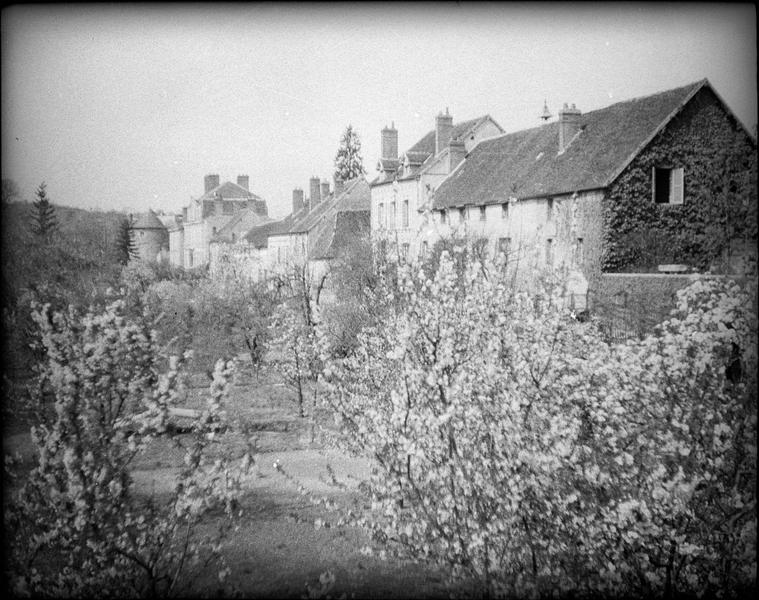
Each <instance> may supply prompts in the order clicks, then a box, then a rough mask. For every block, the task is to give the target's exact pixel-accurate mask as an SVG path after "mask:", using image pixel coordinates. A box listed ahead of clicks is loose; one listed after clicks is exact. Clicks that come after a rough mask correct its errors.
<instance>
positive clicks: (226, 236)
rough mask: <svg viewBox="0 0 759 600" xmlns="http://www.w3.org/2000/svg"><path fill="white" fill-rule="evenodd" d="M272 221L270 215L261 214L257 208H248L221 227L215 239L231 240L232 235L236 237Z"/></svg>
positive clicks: (220, 240)
mask: <svg viewBox="0 0 759 600" xmlns="http://www.w3.org/2000/svg"><path fill="white" fill-rule="evenodd" d="M269 221H271V219H269V218H268V217H264V216H262V215H260V214H259V213H258V212H257V211H256V210H255V209H253V208H248V209H246V210H243V211H240V212H238V213H237V214H236V215H234V216H233V217H232V218H231V219H230V220H229V221H228V222H227V223H226V225H224V226H223V227H222V228H221V229H219V230H218V231H217V232H216V235H215V236H214V238H213V239H214V241H218V242H231V241H232V235H233V234H234V236H235V239H237V238H238V237H240V236H241V235H244V234H245V233H247V232H249V231H250V230H251V229H252V228H254V227H257V226H258V225H263V224H265V223H268V222H269Z"/></svg>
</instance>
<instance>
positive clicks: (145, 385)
mask: <svg viewBox="0 0 759 600" xmlns="http://www.w3.org/2000/svg"><path fill="white" fill-rule="evenodd" d="M123 308H124V307H123V303H116V304H113V305H111V306H109V307H107V309H106V310H105V311H104V312H102V313H100V314H95V313H92V312H90V313H87V314H85V315H79V314H78V313H77V312H76V311H75V310H74V309H73V308H72V309H69V311H68V312H66V313H61V312H51V311H50V309H49V307H48V306H42V307H36V309H35V311H34V312H33V316H34V319H35V322H36V323H37V325H38V326H39V328H40V332H41V334H40V338H41V344H42V347H43V350H44V355H45V360H44V361H43V363H42V364H41V366H40V368H39V372H38V385H37V387H36V389H35V391H34V393H33V395H32V398H31V405H32V408H33V409H34V410H35V413H36V415H37V425H35V426H34V427H33V428H32V431H31V433H32V439H33V442H34V445H35V447H36V449H37V452H38V460H37V464H36V466H35V467H34V468H33V469H32V471H31V472H30V473H29V474H28V476H26V477H25V478H24V480H23V482H19V483H20V485H19V488H18V489H16V490H15V491H13V493H12V495H11V497H10V502H9V503H8V505H7V506H6V512H5V526H6V544H7V546H6V548H7V557H8V564H7V572H6V575H7V581H8V582H9V584H10V586H11V591H12V592H13V593H14V594H15V595H33V596H38V595H42V596H67V597H70V596H85V597H87V596H94V595H97V596H117V597H123V596H130V597H132V596H149V597H153V596H170V595H178V594H182V593H183V591H184V592H186V591H187V589H188V587H187V586H188V583H189V581H190V580H191V578H192V575H193V573H194V574H197V572H198V569H197V568H194V571H193V565H198V564H199V563H200V561H205V562H206V563H208V562H210V561H220V560H221V557H220V554H219V550H220V542H221V539H222V538H221V536H222V535H223V533H224V530H223V529H220V530H219V531H218V533H217V534H216V535H209V536H205V537H201V536H200V535H199V534H198V533H197V531H196V527H197V526H198V525H199V524H200V523H201V522H202V519H203V517H204V515H205V514H206V513H207V512H208V510H209V509H212V508H215V509H219V510H222V511H223V514H224V515H225V516H226V517H227V518H228V519H230V520H231V518H232V517H233V516H234V513H233V509H234V506H235V503H236V498H237V496H238V494H239V492H240V483H241V478H242V477H243V476H244V475H245V474H246V473H247V467H248V465H249V464H250V457H249V455H247V454H246V455H245V457H244V459H243V463H242V465H241V466H240V467H239V469H238V470H236V471H235V472H233V471H231V470H230V464H229V458H228V457H227V456H225V455H224V454H223V453H220V452H219V451H217V450H214V446H215V445H216V444H217V441H216V440H215V434H214V431H216V429H217V428H218V426H219V423H220V422H221V421H223V418H224V414H223V410H222V403H223V401H224V399H225V397H226V394H227V389H228V385H229V378H230V375H231V371H230V365H228V364H225V363H223V362H219V363H217V365H216V370H215V372H214V379H213V383H212V384H211V388H210V395H209V397H208V400H207V403H206V407H205V409H204V410H203V411H202V414H201V416H200V418H199V419H198V420H197V421H196V422H195V423H194V425H193V429H192V433H191V435H190V437H189V442H187V443H186V444H185V445H184V446H183V447H184V464H183V466H182V467H181V469H180V470H179V474H178V477H177V480H176V485H175V487H174V490H173V492H172V493H171V494H170V495H169V498H167V499H166V498H163V499H162V498H158V497H147V498H145V497H140V496H138V495H137V494H136V493H135V490H134V488H133V485H132V478H131V475H130V465H131V464H132V462H133V461H134V459H135V458H136V457H137V456H139V455H140V454H142V453H143V452H145V450H146V448H147V446H148V445H149V444H150V443H151V442H152V441H154V440H156V438H157V437H158V436H161V435H164V434H166V432H167V425H168V416H169V409H170V407H171V406H172V405H173V404H175V403H176V402H177V401H178V400H179V399H180V398H181V393H182V369H183V364H184V359H180V358H178V357H165V356H163V355H162V352H161V350H160V348H159V346H158V345H157V343H156V339H155V335H154V334H153V333H152V332H150V331H148V329H147V328H146V327H145V326H144V325H142V324H140V323H137V322H130V321H128V320H127V319H125V318H124V317H123ZM164 369H167V370H166V371H165V372H164ZM175 441H176V442H177V443H178V444H179V443H180V439H179V438H176V439H175ZM229 522H230V521H229V520H228V521H225V523H227V524H228V523H229ZM218 564H220V565H221V566H220V568H221V570H220V572H219V575H220V576H222V577H223V576H224V575H226V573H227V572H228V571H227V570H226V569H223V568H222V567H223V563H218Z"/></svg>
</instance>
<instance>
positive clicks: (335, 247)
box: [308, 186, 371, 260]
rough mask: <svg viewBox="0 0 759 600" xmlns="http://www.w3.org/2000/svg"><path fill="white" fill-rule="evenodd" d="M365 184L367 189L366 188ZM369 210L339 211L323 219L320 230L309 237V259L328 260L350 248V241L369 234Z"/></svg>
mask: <svg viewBox="0 0 759 600" xmlns="http://www.w3.org/2000/svg"><path fill="white" fill-rule="evenodd" d="M368 189H369V188H368V186H367V190H368ZM370 219H371V216H370V212H369V209H368V208H367V209H366V210H361V211H358V210H353V211H340V212H336V213H335V214H334V215H333V217H332V218H329V219H325V221H324V223H323V226H322V227H321V228H320V231H318V232H316V235H315V236H313V241H312V240H311V239H309V244H308V256H309V258H310V259H311V260H329V259H330V258H335V257H337V256H338V255H339V254H340V253H341V252H343V251H345V250H348V249H349V248H350V244H351V241H352V240H354V239H356V237H360V236H361V235H366V237H367V238H368V237H369V235H370V233H369V232H370V229H371V224H370Z"/></svg>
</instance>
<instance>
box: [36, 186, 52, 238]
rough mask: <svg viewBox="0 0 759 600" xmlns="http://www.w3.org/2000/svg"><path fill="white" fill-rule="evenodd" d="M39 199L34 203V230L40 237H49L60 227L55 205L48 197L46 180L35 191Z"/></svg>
mask: <svg viewBox="0 0 759 600" xmlns="http://www.w3.org/2000/svg"><path fill="white" fill-rule="evenodd" d="M35 196H37V199H36V200H35V201H34V202H33V203H32V231H33V232H34V234H35V235H38V236H40V237H48V236H50V234H52V233H53V232H54V231H55V230H57V229H58V220H57V219H56V217H55V207H54V206H53V204H52V203H51V202H50V200H49V199H48V197H47V192H46V191H45V182H44V181H43V182H42V183H40V186H39V187H38V188H37V191H36V192H35Z"/></svg>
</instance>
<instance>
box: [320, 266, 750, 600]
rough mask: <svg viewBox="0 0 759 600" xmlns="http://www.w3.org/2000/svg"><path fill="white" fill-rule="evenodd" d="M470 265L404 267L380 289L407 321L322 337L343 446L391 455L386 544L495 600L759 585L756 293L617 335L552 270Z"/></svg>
mask: <svg viewBox="0 0 759 600" xmlns="http://www.w3.org/2000/svg"><path fill="white" fill-rule="evenodd" d="M461 277H462V273H461V272H460V271H459V272H458V273H457V269H456V268H455V263H454V261H453V260H452V259H451V257H450V256H448V255H447V254H445V253H444V254H443V255H442V256H441V258H440V264H439V268H438V269H437V271H436V272H435V273H434V276H433V277H429V278H428V277H427V276H426V275H425V273H424V271H423V270H418V271H415V270H413V269H409V268H401V272H400V277H399V285H398V286H397V287H394V286H391V287H386V288H385V289H381V290H380V293H379V294H380V296H385V297H390V298H391V299H392V300H393V301H392V302H390V303H389V305H391V306H395V307H399V310H398V311H397V314H395V315H391V316H389V317H388V318H387V319H386V320H385V321H384V322H382V323H381V324H380V325H378V326H376V327H373V328H370V329H368V330H366V331H364V332H363V333H362V334H361V335H360V336H359V343H358V347H357V350H356V351H355V352H354V353H353V354H352V355H350V356H348V357H345V358H341V359H336V358H334V357H333V356H332V353H331V352H330V351H329V348H328V344H329V339H328V337H327V336H325V335H324V334H323V333H321V335H320V339H321V343H322V355H323V359H324V361H325V368H324V373H323V377H324V380H325V381H326V382H327V383H328V386H329V388H330V393H329V395H328V396H327V397H326V400H327V403H328V406H329V408H330V409H332V410H334V411H335V413H336V415H337V417H338V419H339V420H340V423H341V429H342V432H343V434H344V436H343V438H342V440H343V443H344V444H345V445H346V446H347V447H348V448H350V449H351V450H353V451H357V452H361V453H364V454H368V455H369V456H372V457H373V458H374V459H375V460H376V464H377V470H376V473H375V476H374V477H373V478H372V480H371V482H370V485H369V489H370V492H371V496H372V501H373V508H374V511H373V515H374V516H373V517H372V518H370V519H369V521H370V522H371V525H372V527H373V529H374V531H375V534H376V536H377V538H378V539H379V540H386V541H389V542H391V543H390V547H391V548H394V549H395V551H396V552H405V553H410V554H411V555H412V556H414V557H416V558H426V559H431V560H435V561H438V562H441V563H442V564H443V565H445V566H446V568H448V569H449V570H450V572H451V573H452V574H453V575H454V576H462V577H475V578H477V579H479V580H481V582H482V584H483V591H484V593H485V595H493V594H506V595H507V596H508V597H512V596H517V597H523V596H536V595H540V596H551V595H554V594H560V595H562V596H567V595H579V596H585V595H589V596H593V595H603V596H608V595H632V596H636V597H641V596H643V597H647V596H651V595H654V596H660V595H665V596H671V595H675V594H704V593H706V594H707V595H720V594H721V595H725V596H730V595H734V594H737V593H740V592H743V591H745V590H748V589H752V588H755V586H756V489H755V482H756V414H757V411H756V376H755V373H756V366H757V365H756V346H755V343H756V335H757V328H756V326H757V322H756V314H755V313H754V312H753V311H754V310H755V309H752V308H751V307H752V302H753V303H754V304H753V306H754V307H755V302H756V299H755V297H754V298H753V299H751V298H749V296H748V295H747V293H746V291H745V290H742V289H740V288H739V287H737V286H736V285H734V284H730V283H726V282H721V281H715V280H706V281H698V282H696V283H694V284H693V285H692V286H690V287H688V288H687V289H685V290H683V291H681V292H680V294H679V304H678V308H677V310H676V311H675V312H674V313H673V314H672V316H671V318H670V319H669V320H668V321H667V322H666V323H664V324H663V325H662V326H661V327H659V328H658V329H657V331H656V333H655V334H653V335H651V336H649V337H647V338H645V339H643V340H642V341H635V342H629V343H627V344H626V345H617V346H610V345H608V344H606V343H604V342H603V340H602V338H601V336H600V334H599V332H598V331H597V330H596V329H595V328H594V325H593V324H590V323H578V322H577V321H575V320H574V319H573V317H572V315H571V313H570V312H569V310H568V309H566V308H564V301H563V294H562V292H563V290H562V288H561V286H560V285H558V282H553V283H552V282H551V281H550V278H549V279H547V280H546V281H547V286H546V289H544V291H543V293H542V294H539V295H528V294H526V293H522V292H518V291H515V290H514V289H513V287H512V286H511V285H510V284H509V282H508V281H505V280H504V278H503V277H502V276H500V275H499V274H498V273H490V274H489V276H487V277H486V276H484V274H483V272H482V270H481V268H480V267H479V265H477V264H474V265H471V264H470V266H469V267H468V268H467V269H466V270H465V273H464V274H463V277H465V282H464V284H465V285H463V286H462V285H461V281H460V279H461ZM317 331H318V330H317ZM736 361H739V362H740V364H741V367H742V368H741V370H740V371H741V372H742V374H743V376H742V379H740V378H737V377H735V376H734V375H735V369H734V366H735V363H736ZM730 365H733V370H732V371H730V370H729V369H728V366H730ZM729 372H732V373H733V376H731V378H732V380H731V378H728V377H727V375H726V373H729Z"/></svg>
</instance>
